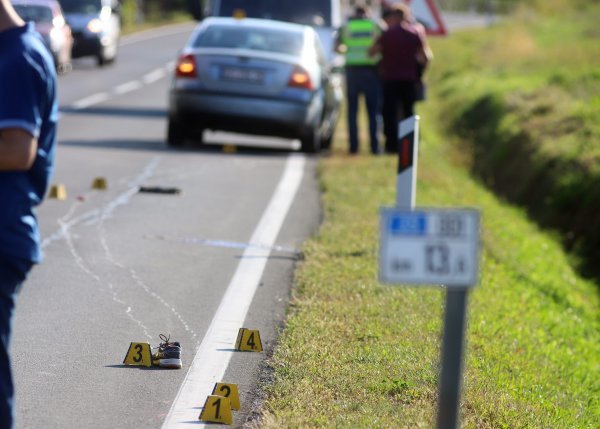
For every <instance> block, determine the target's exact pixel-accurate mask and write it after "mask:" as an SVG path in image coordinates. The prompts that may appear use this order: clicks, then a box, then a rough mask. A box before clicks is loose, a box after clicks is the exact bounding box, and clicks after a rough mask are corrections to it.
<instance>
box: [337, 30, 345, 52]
mask: <svg viewBox="0 0 600 429" xmlns="http://www.w3.org/2000/svg"><path fill="white" fill-rule="evenodd" d="M345 30H346V28H345V27H340V29H339V30H338V31H337V34H336V37H335V51H336V52H337V53H338V54H344V53H346V45H344V43H343V41H342V38H343V32H344V31H345Z"/></svg>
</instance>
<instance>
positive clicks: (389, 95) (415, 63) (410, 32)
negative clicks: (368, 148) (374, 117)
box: [369, 4, 430, 153]
mask: <svg viewBox="0 0 600 429" xmlns="http://www.w3.org/2000/svg"><path fill="white" fill-rule="evenodd" d="M386 14H387V16H386V17H385V20H386V22H387V24H388V28H387V29H386V30H385V31H384V32H383V33H382V34H381V36H380V37H379V38H378V39H377V40H376V41H375V43H374V44H373V45H372V46H371V48H370V49H369V54H370V55H372V56H374V55H381V65H380V72H381V78H382V81H383V130H384V134H385V151H386V152H387V153H396V152H397V151H398V121H399V120H402V119H405V118H408V117H410V116H413V115H414V104H415V101H416V91H415V89H416V85H417V84H418V82H419V81H420V78H421V76H420V75H421V73H420V71H421V70H422V67H424V66H426V65H427V62H428V61H429V58H430V56H429V54H428V50H427V48H426V46H425V45H424V43H423V40H422V38H421V36H420V35H419V34H418V32H417V31H416V30H415V28H414V26H412V25H411V24H410V23H409V22H407V21H406V19H405V17H406V16H408V9H407V7H406V6H405V5H404V4H395V5H393V6H392V7H391V8H390V9H389V10H388V11H386Z"/></svg>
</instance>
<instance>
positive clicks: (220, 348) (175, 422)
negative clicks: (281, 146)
mask: <svg viewBox="0 0 600 429" xmlns="http://www.w3.org/2000/svg"><path fill="white" fill-rule="evenodd" d="M305 162H306V158H305V157H304V156H303V155H298V154H292V155H290V156H289V158H288V160H287V163H286V166H285V171H284V173H283V176H282V178H281V180H280V181H279V184H278V185H277V189H276V190H275V193H274V194H273V196H272V198H271V201H270V202H269V205H268V206H267V208H266V209H265V212H264V214H263V215H262V218H261V219H260V222H259V223H258V225H257V227H256V229H255V230H254V233H253V234H252V238H251V239H250V243H253V244H259V245H260V246H257V247H249V248H247V249H246V250H245V251H244V254H243V256H242V258H241V260H240V264H239V265H238V267H237V270H236V272H235V274H234V275H233V278H232V279H231V282H230V283H229V286H228V287H227V290H226V291H225V295H224V296H223V299H222V300H221V303H220V305H219V308H218V309H217V311H216V313H215V315H214V317H213V320H212V322H211V324H210V326H209V328H208V331H207V332H206V335H205V336H204V339H203V340H202V343H201V344H200V347H199V348H198V351H197V352H196V356H195V357H194V360H193V361H192V364H191V366H190V369H189V371H188V373H187V375H186V377H185V379H184V381H183V384H182V385H181V388H180V389H179V393H178V394H177V397H176V398H175V401H174V402H173V405H172V406H171V410H170V411H169V414H168V415H167V418H166V419H165V422H164V424H163V426H162V427H163V429H173V428H189V425H190V423H191V422H197V421H198V416H199V415H200V410H199V407H201V406H202V404H203V403H204V399H206V397H207V396H208V395H210V393H211V392H212V389H213V387H214V384H215V383H216V382H219V381H222V379H223V376H224V374H225V371H226V370H227V367H228V365H229V361H230V360H231V357H232V355H233V353H234V351H233V348H234V345H235V340H236V338H237V333H238V330H239V328H241V327H242V325H243V323H244V320H245V319H246V314H247V313H248V309H249V308H250V303H251V302H252V298H253V297H254V294H255V292H256V289H257V287H258V284H259V282H260V279H261V278H262V275H263V271H264V269H265V266H266V264H267V260H268V257H269V255H270V253H271V250H270V248H269V247H271V246H273V244H274V243H275V239H276V238H277V235H278V234H279V230H280V229H281V226H282V225H283V221H284V220H285V217H286V216H287V213H288V212H289V209H290V207H291V205H292V202H293V201H294V198H295V197H296V193H297V191H298V188H299V187H300V182H301V181H302V176H303V174H304V165H305ZM194 427H204V425H200V424H199V425H195V426H194Z"/></svg>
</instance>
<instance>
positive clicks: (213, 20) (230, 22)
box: [200, 16, 310, 33]
mask: <svg viewBox="0 0 600 429" xmlns="http://www.w3.org/2000/svg"><path fill="white" fill-rule="evenodd" d="M200 25H201V26H209V25H222V26H231V27H240V26H242V27H262V28H266V29H273V30H282V31H295V32H299V33H301V32H305V31H307V30H309V29H310V27H308V26H306V25H300V24H294V23H291V22H284V21H274V20H271V19H259V18H233V17H220V16H219V17H217V16H213V17H208V18H205V19H204V20H203V21H202V22H201V23H200Z"/></svg>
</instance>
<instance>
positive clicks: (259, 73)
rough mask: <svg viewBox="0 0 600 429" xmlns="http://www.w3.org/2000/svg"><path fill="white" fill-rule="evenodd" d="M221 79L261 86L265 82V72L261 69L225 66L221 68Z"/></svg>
mask: <svg viewBox="0 0 600 429" xmlns="http://www.w3.org/2000/svg"><path fill="white" fill-rule="evenodd" d="M221 79H222V80H228V81H235V82H246V83H255V84H261V83H263V82H264V80H265V72H264V71H263V70H259V69H252V68H242V67H228V66H224V67H221Z"/></svg>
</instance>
